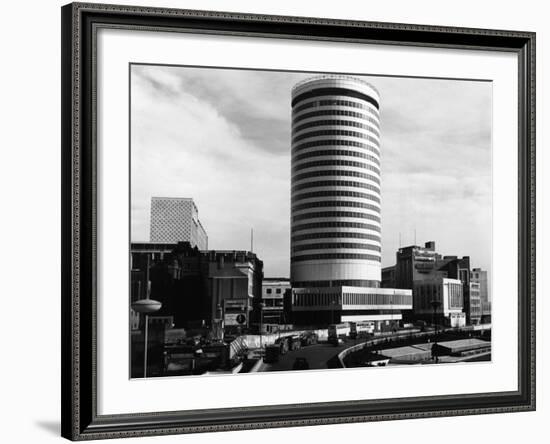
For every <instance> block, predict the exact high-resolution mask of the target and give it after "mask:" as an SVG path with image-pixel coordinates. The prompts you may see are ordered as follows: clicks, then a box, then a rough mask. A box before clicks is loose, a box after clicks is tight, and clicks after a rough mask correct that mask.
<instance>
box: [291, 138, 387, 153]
mask: <svg viewBox="0 0 550 444" xmlns="http://www.w3.org/2000/svg"><path fill="white" fill-rule="evenodd" d="M327 145H328V146H351V147H353V148H361V149H365V150H367V151H370V152H372V153H374V154H376V155H378V156H379V155H380V149H379V148H378V145H377V146H372V145H369V144H366V143H362V142H357V141H355V140H342V139H330V140H314V141H312V142H303V143H301V144H299V145H295V146H294V147H292V154H295V153H297V152H298V151H301V150H305V149H307V148H313V147H320V146H327Z"/></svg>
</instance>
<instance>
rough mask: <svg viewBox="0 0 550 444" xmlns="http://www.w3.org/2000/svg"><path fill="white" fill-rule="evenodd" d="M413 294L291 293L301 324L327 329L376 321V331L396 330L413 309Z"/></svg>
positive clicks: (372, 290)
mask: <svg viewBox="0 0 550 444" xmlns="http://www.w3.org/2000/svg"><path fill="white" fill-rule="evenodd" d="M412 303H413V301H412V292H411V291H410V290H401V289H394V288H379V287H325V288H321V287H311V288H293V289H292V310H293V316H294V321H295V322H296V323H298V324H306V325H324V324H335V323H341V322H357V321H374V323H375V329H376V330H377V331H381V330H385V329H386V328H393V327H394V326H395V324H396V323H399V322H400V321H401V320H402V319H403V316H402V312H403V310H410V309H411V307H412Z"/></svg>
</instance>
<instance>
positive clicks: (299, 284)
mask: <svg viewBox="0 0 550 444" xmlns="http://www.w3.org/2000/svg"><path fill="white" fill-rule="evenodd" d="M292 286H293V287H294V288H307V287H370V288H378V287H380V281H370V280H366V279H345V280H332V281H294V282H293V283H292Z"/></svg>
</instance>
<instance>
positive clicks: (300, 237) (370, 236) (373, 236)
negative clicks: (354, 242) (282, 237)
mask: <svg viewBox="0 0 550 444" xmlns="http://www.w3.org/2000/svg"><path fill="white" fill-rule="evenodd" d="M329 237H337V238H345V237H347V238H354V239H369V240H373V241H377V242H382V238H381V237H380V236H378V235H377V234H367V233H355V232H347V231H343V232H334V231H331V232H329V233H309V234H299V235H297V236H292V241H293V242H298V241H303V240H309V239H325V238H329Z"/></svg>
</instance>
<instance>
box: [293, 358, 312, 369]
mask: <svg viewBox="0 0 550 444" xmlns="http://www.w3.org/2000/svg"><path fill="white" fill-rule="evenodd" d="M292 370H309V363H308V362H307V359H306V358H302V357H299V358H296V359H295V360H294V364H292Z"/></svg>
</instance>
